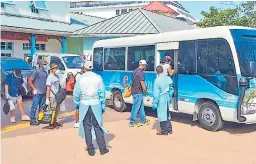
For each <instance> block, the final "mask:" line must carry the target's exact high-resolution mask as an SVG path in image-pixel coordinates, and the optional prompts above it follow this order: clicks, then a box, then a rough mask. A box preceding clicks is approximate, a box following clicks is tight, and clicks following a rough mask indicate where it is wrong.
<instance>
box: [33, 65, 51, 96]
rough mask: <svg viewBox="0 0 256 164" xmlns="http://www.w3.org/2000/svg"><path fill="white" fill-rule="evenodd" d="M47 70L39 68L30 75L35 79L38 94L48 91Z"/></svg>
mask: <svg viewBox="0 0 256 164" xmlns="http://www.w3.org/2000/svg"><path fill="white" fill-rule="evenodd" d="M47 76H48V74H47V72H46V71H42V70H40V69H37V70H35V71H33V72H32V74H31V75H30V77H32V79H33V84H34V86H35V88H36V90H37V93H38V94H45V92H46V79H47Z"/></svg>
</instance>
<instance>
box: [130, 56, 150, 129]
mask: <svg viewBox="0 0 256 164" xmlns="http://www.w3.org/2000/svg"><path fill="white" fill-rule="evenodd" d="M146 67H147V62H146V60H140V62H139V67H138V68H136V69H135V70H134V71H133V73H132V79H133V80H132V84H131V85H132V86H131V91H132V97H133V105H132V110H131V117H130V124H129V126H130V127H135V126H143V125H148V124H149V120H147V119H146V114H145V110H144V101H143V92H145V94H146V99H147V101H149V99H150V97H149V95H148V91H147V88H146V85H145V78H144V70H145V69H146ZM138 112H139V115H140V123H136V117H137V114H138Z"/></svg>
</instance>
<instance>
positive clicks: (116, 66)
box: [104, 48, 125, 70]
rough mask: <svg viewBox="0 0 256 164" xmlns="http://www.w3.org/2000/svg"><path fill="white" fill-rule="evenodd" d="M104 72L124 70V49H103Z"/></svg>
mask: <svg viewBox="0 0 256 164" xmlns="http://www.w3.org/2000/svg"><path fill="white" fill-rule="evenodd" d="M104 70H125V48H105V49H104Z"/></svg>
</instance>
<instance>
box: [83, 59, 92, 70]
mask: <svg viewBox="0 0 256 164" xmlns="http://www.w3.org/2000/svg"><path fill="white" fill-rule="evenodd" d="M84 68H85V69H93V62H92V61H88V60H86V61H85V62H84Z"/></svg>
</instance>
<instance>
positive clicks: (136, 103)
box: [130, 94, 146, 124]
mask: <svg viewBox="0 0 256 164" xmlns="http://www.w3.org/2000/svg"><path fill="white" fill-rule="evenodd" d="M132 97H133V104H132V110H131V118H130V124H135V122H136V117H137V114H138V112H139V115H140V122H141V123H145V121H146V114H145V110H144V102H143V95H142V94H133V95H132Z"/></svg>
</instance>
